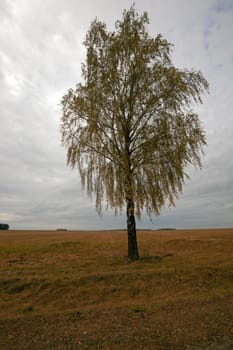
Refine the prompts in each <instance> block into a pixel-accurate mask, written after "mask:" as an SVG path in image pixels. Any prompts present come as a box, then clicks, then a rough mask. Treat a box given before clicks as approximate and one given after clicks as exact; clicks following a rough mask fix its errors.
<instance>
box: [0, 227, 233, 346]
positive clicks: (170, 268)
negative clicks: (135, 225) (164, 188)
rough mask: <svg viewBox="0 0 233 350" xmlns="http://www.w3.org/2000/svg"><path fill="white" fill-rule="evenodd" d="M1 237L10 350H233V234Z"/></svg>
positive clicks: (3, 311) (3, 314)
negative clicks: (130, 250) (132, 256)
mask: <svg viewBox="0 0 233 350" xmlns="http://www.w3.org/2000/svg"><path fill="white" fill-rule="evenodd" d="M138 243H139V252H140V256H141V258H140V260H139V261H137V262H133V263H128V262H127V259H126V258H125V255H126V251H127V246H126V244H127V239H126V232H124V231H101V232H100V231H92V232H91V231H82V232H81V231H76V232H74V231H67V232H65V231H64V232H62V231H60V232H58V231H0V349H1V350H2V349H3V350H59V349H61V350H69V349H72V350H79V349H80V350H81V349H103V350H107V349H113V350H114V349H119V350H120V349H123V350H124V349H126V350H127V349H129V350H130V349H148V350H150V349H151V350H152V349H153V350H156V349H158V350H165V349H171V350H173V349H178V350H182V349H189V350H199V349H200V350H231V349H233V298H232V297H233V283H232V282H233V249H232V248H233V229H222V230H176V231H139V232H138Z"/></svg>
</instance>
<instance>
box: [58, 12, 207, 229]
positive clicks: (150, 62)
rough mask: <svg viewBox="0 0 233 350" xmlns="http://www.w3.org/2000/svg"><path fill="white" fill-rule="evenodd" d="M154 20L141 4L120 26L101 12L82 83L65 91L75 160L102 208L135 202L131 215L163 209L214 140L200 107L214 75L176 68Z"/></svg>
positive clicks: (66, 135)
mask: <svg viewBox="0 0 233 350" xmlns="http://www.w3.org/2000/svg"><path fill="white" fill-rule="evenodd" d="M148 24H149V19H148V14H147V13H143V14H142V15H139V14H138V13H137V11H136V10H135V8H134V6H132V7H131V8H130V9H129V10H125V11H124V12H123V17H122V20H119V21H117V22H116V24H115V31H107V28H106V25H105V23H102V22H101V21H99V20H97V19H95V20H94V21H93V22H92V23H91V26H90V28H89V31H88V32H87V35H86V39H85V42H84V45H85V47H86V62H85V63H84V64H83V65H82V82H80V83H78V84H77V85H76V88H75V89H70V90H68V92H67V94H65V95H64V96H63V98H62V109H63V116H62V124H61V132H62V142H63V144H64V145H65V147H66V148H67V162H68V164H69V165H70V166H71V167H76V166H77V167H78V169H79V173H80V175H81V181H82V185H83V187H86V189H87V193H88V194H89V195H90V196H92V195H94V198H95V201H96V208H97V211H98V213H101V209H102V203H103V202H104V201H105V200H106V202H107V205H108V206H110V207H111V208H115V210H116V212H117V211H118V210H120V211H121V210H122V209H123V207H124V206H125V205H127V217H128V218H129V215H131V216H132V218H134V214H136V216H137V217H139V218H140V215H141V213H142V212H143V211H144V210H145V211H146V212H147V213H148V214H149V215H151V214H152V213H156V214H159V212H160V210H161V208H162V207H163V206H164V205H165V203H166V202H167V201H168V203H169V204H171V205H174V201H175V199H176V198H177V197H178V194H179V193H181V192H182V186H183V184H184V180H185V177H186V176H187V175H186V173H185V169H186V167H187V166H188V165H189V164H192V165H194V166H196V167H201V158H202V153H203V146H204V145H205V144H206V139H205V133H204V130H203V128H202V125H201V122H200V120H199V117H198V115H197V114H196V113H195V112H194V111H193V109H192V107H193V104H194V103H202V94H203V93H204V92H205V91H208V82H207V81H206V79H205V78H204V77H203V75H202V73H201V72H200V71H195V70H187V69H178V68H176V67H175V66H174V65H173V63H172V60H171V51H172V45H171V44H170V43H169V42H168V41H167V40H166V39H165V38H163V36H162V35H161V34H158V35H157V36H156V37H151V36H150V35H149V33H148V31H147V25H148ZM134 224H135V223H134ZM128 233H129V226H128Z"/></svg>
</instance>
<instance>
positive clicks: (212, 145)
mask: <svg viewBox="0 0 233 350" xmlns="http://www.w3.org/2000/svg"><path fill="white" fill-rule="evenodd" d="M135 3H136V8H137V10H138V12H139V13H142V12H143V11H147V12H148V13H149V18H150V26H149V27H148V30H149V32H150V34H151V35H153V36H155V35H157V34H158V33H161V34H162V35H163V36H164V37H165V38H166V39H167V40H168V41H169V42H171V43H173V44H174V50H173V56H172V57H173V62H174V64H175V65H176V66H177V67H180V68H184V67H187V68H195V69H200V70H201V71H202V73H203V74H204V76H205V78H206V79H207V80H208V81H209V84H210V94H209V95H207V96H205V97H204V103H203V105H201V106H197V107H195V110H196V111H197V112H198V113H199V116H200V119H201V120H202V123H203V125H204V128H205V130H206V134H207V141H208V147H207V148H206V149H205V153H206V155H205V158H204V161H203V169H202V170H199V171H197V170H195V169H192V168H190V169H188V173H189V175H190V176H191V180H190V181H187V183H186V185H185V187H184V191H183V194H182V195H181V196H180V198H179V200H178V201H177V202H176V207H175V208H164V210H162V212H161V215H160V216H159V217H153V218H152V220H150V219H149V218H148V217H147V216H143V217H142V220H141V222H139V223H138V226H139V227H144V228H159V227H177V228H187V227H233V155H232V154H233V44H232V38H233V1H232V0H204V1H203V0H137V1H135ZM131 4H132V1H128V0H85V1H81V0H46V1H41V0H0V222H5V223H9V224H10V227H11V228H12V229H24V228H27V229H31V228H35V229H39V228H42V229H46V228H48V229H55V228H57V227H65V228H68V229H104V228H105V229H109V228H117V227H124V226H125V215H124V214H122V215H121V216H117V217H115V216H114V213H113V212H111V211H104V212H103V216H102V218H99V217H98V215H97V213H96V211H95V207H94V203H93V202H92V201H91V200H90V199H89V198H88V197H87V195H86V193H85V191H82V190H81V186H80V179H79V175H78V172H77V171H76V170H71V169H70V168H68V167H67V165H66V154H65V149H64V148H63V147H62V146H61V142H60V133H59V127H60V117H61V109H60V106H59V103H60V99H61V97H62V95H64V93H65V92H66V91H67V89H68V88H70V87H74V86H75V84H76V83H77V82H79V81H80V72H81V70H80V68H81V63H82V62H84V61H85V50H84V48H83V45H82V42H83V40H84V38H85V34H86V32H87V30H88V28H89V25H90V22H91V21H92V20H93V19H94V18H95V17H98V19H100V20H102V21H104V22H106V23H107V26H108V28H109V29H111V30H112V29H113V28H114V23H115V21H116V20H117V19H120V18H121V15H122V11H123V9H125V8H129V7H130V5H131Z"/></svg>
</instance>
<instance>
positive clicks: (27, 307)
mask: <svg viewBox="0 0 233 350" xmlns="http://www.w3.org/2000/svg"><path fill="white" fill-rule="evenodd" d="M32 311H33V307H32V306H31V305H27V306H24V307H23V308H22V309H20V313H21V314H27V313H29V312H32Z"/></svg>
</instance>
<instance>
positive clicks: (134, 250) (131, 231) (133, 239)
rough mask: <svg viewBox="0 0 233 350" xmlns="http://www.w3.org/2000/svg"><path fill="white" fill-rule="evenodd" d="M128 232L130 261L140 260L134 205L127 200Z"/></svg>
mask: <svg viewBox="0 0 233 350" xmlns="http://www.w3.org/2000/svg"><path fill="white" fill-rule="evenodd" d="M127 230H128V260H130V261H133V260H138V259H139V254H138V245H137V234H136V222H135V216H134V203H133V201H132V200H131V199H130V198H127Z"/></svg>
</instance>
